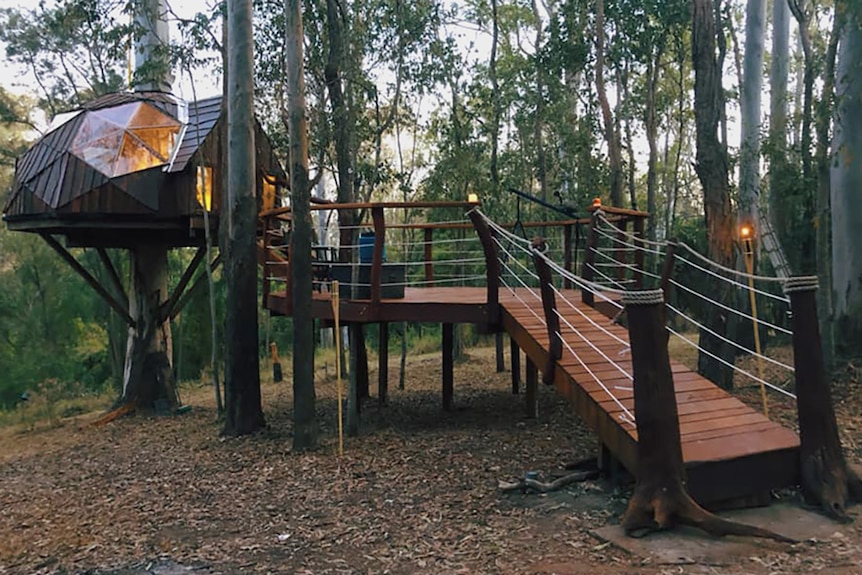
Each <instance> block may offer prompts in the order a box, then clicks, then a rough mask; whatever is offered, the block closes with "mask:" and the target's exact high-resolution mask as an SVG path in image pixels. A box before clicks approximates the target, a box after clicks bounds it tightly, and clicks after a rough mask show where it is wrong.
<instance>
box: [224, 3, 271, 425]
mask: <svg viewBox="0 0 862 575" xmlns="http://www.w3.org/2000/svg"><path fill="white" fill-rule="evenodd" d="M251 13H252V8H251V0H231V1H230V2H228V27H229V28H230V33H229V35H228V37H229V39H230V47H229V49H228V76H229V78H230V80H229V82H228V97H227V101H228V110H227V112H228V116H227V119H228V178H229V182H228V201H227V203H226V206H227V214H226V215H227V217H226V218H223V220H226V224H227V226H228V227H227V236H226V241H227V244H228V250H227V258H226V261H225V268H224V271H225V278H226V283H227V301H228V302H229V305H228V306H227V312H226V314H225V337H226V338H227V345H226V350H227V353H226V355H225V413H226V418H225V425H224V429H223V430H222V433H223V434H225V435H244V434H248V433H254V432H255V431H258V430H259V429H261V428H263V427H264V426H265V422H264V418H263V410H262V408H261V403H260V363H259V359H260V358H259V345H258V320H257V272H258V270H257V240H256V235H257V202H256V201H255V184H256V181H255V178H256V173H255V144H254V82H253V77H252V72H253V65H254V54H253V45H254V36H253V35H252V27H251Z"/></svg>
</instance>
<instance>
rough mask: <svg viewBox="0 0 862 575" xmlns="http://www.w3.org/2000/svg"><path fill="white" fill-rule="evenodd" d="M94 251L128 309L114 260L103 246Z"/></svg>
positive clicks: (125, 295)
mask: <svg viewBox="0 0 862 575" xmlns="http://www.w3.org/2000/svg"><path fill="white" fill-rule="evenodd" d="M96 252H97V253H98V254H99V259H100V260H101V261H102V266H104V268H105V271H107V272H108V277H109V278H110V279H111V284H112V285H113V286H114V291H115V292H116V295H117V298H118V301H119V302H120V304H121V305H122V306H123V307H124V308H125V309H129V296H128V294H127V293H126V289H125V288H124V287H123V282H122V281H120V274H118V273H117V268H116V267H114V262H112V261H111V258H110V257H109V256H108V252H107V251H106V250H105V248H96ZM195 257H197V256H195Z"/></svg>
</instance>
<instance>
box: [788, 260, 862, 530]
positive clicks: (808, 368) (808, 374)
mask: <svg viewBox="0 0 862 575" xmlns="http://www.w3.org/2000/svg"><path fill="white" fill-rule="evenodd" d="M817 287H818V282H817V277H816V276H809V277H793V278H790V279H788V280H787V282H786V283H785V285H784V292H785V293H786V294H787V296H788V297H789V298H790V309H791V310H792V312H793V317H792V319H791V325H792V327H793V367H794V369H795V379H796V409H797V412H798V415H799V439H800V442H801V447H800V460H801V482H802V491H803V494H804V496H805V498H806V499H807V500H808V502H809V503H817V504H819V505H821V506H822V508H823V510H824V512H825V513H826V514H827V515H830V516H831V517H834V518H836V519H839V520H847V519H848V517H847V514H846V513H845V511H844V508H845V506H846V503H847V501H848V499H849V497H848V496H849V495H851V494H853V495H855V496H856V497H858V496H859V495H862V491H860V487H862V486H860V483H859V479H858V478H857V477H855V475H854V474H853V473H852V471H851V470H850V469H849V468H848V467H847V462H846V460H845V459H844V452H843V451H842V450H841V441H840V439H839V436H838V424H837V423H836V421H835V410H834V408H833V405H832V395H831V393H830V391H829V382H828V381H827V377H826V368H825V362H824V359H823V348H822V345H821V341H820V326H819V324H818V321H817V299H816V297H815V296H816V292H817ZM854 490H855V493H853V491H854ZM848 492H849V493H848Z"/></svg>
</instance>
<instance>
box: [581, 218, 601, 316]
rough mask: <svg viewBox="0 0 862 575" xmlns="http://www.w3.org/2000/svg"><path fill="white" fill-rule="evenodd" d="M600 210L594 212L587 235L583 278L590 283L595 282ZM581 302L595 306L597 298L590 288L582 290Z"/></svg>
mask: <svg viewBox="0 0 862 575" xmlns="http://www.w3.org/2000/svg"><path fill="white" fill-rule="evenodd" d="M598 217H599V210H596V211H594V212H593V214H592V216H590V231H589V233H588V234H587V249H586V250H585V251H584V267H583V271H582V272H581V276H582V277H583V278H584V279H585V280H587V281H588V282H592V281H595V279H596V274H595V271H594V270H595V265H596V249H597V248H598V245H599V234H598V232H597V231H596V225H597V224H598ZM581 301H582V302H584V303H585V304H587V305H588V306H594V305H595V297H594V296H593V292H592V291H590V290H589V289H588V288H581Z"/></svg>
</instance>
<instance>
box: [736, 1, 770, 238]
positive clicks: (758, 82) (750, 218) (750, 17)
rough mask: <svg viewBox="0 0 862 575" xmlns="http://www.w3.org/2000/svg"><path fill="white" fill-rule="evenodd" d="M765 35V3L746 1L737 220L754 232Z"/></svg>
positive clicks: (757, 220)
mask: <svg viewBox="0 0 862 575" xmlns="http://www.w3.org/2000/svg"><path fill="white" fill-rule="evenodd" d="M765 35H766V2H764V1H763V0H748V5H747V8H746V10H745V56H744V59H743V71H742V85H741V86H740V92H741V93H740V98H739V106H740V115H741V122H740V124H741V126H742V134H741V138H740V146H739V218H740V224H743V223H745V224H748V225H749V226H751V229H753V230H757V229H758V228H759V223H760V93H761V91H762V86H763V81H762V80H763V40H764V37H765ZM755 239H756V237H755Z"/></svg>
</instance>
